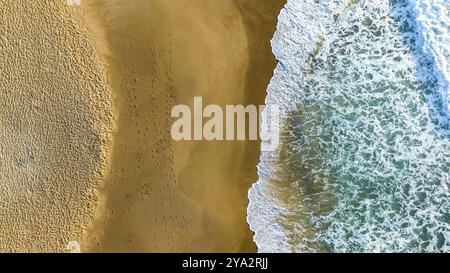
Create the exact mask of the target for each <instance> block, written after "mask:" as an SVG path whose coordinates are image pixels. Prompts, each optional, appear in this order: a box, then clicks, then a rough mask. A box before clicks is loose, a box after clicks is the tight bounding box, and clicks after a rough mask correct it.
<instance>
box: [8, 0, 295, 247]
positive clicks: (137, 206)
mask: <svg viewBox="0 0 450 273" xmlns="http://www.w3.org/2000/svg"><path fill="white" fill-rule="evenodd" d="M285 1H286V0H127V1H122V0H82V1H81V6H68V5H67V3H66V2H67V1H66V0H40V1H26V0H0V16H1V19H2V24H1V25H0V77H1V82H0V95H1V96H2V98H1V100H0V219H2V221H1V224H0V251H66V246H67V243H68V242H70V241H77V242H80V243H81V248H82V250H83V251H90V252H99V251H101V252H119V251H120V252H123V251H131V252H138V251H143V252H169V251H196V252H208V251H219V252H225V251H226V252H236V251H241V252H251V251H255V250H256V249H255V246H254V244H253V243H252V234H251V232H250V230H249V228H248V226H247V223H246V208H247V191H248V188H249V187H250V185H251V184H252V183H254V182H255V181H256V179H257V176H256V165H257V163H258V158H259V143H258V142H256V141H254V142H243V141H240V142H239V141H236V142H174V141H172V140H171V137H170V127H171V124H172V121H173V120H172V119H171V118H170V111H171V109H172V107H173V106H174V105H176V104H187V105H191V106H192V104H193V97H194V96H203V102H204V103H205V104H209V103H213V104H219V105H222V106H223V105H226V104H255V105H259V104H263V101H264V97H265V89H266V86H267V84H268V83H269V80H270V78H271V76H272V71H273V69H274V68H275V60H274V58H273V56H272V53H271V50H270V44H269V41H270V39H271V37H272V35H273V33H274V31H275V25H276V17H277V15H278V13H279V11H280V9H281V7H282V6H283V4H284V2H285ZM97 56H98V57H97ZM111 119H113V120H111ZM112 126H113V127H114V131H113V132H111V134H108V131H109V130H111V128H112ZM109 136H111V138H110V137H109ZM109 139H111V141H110V140H109ZM106 148H108V149H106Z"/></svg>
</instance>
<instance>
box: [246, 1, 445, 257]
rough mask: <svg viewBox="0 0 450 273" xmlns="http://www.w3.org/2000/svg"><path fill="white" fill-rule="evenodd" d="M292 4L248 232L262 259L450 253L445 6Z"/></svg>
mask: <svg viewBox="0 0 450 273" xmlns="http://www.w3.org/2000/svg"><path fill="white" fill-rule="evenodd" d="M317 2H318V3H316V1H307V0H290V1H288V3H287V5H286V7H285V8H284V9H283V10H282V12H281V14H280V16H279V22H278V27H277V32H276V33H275V36H274V39H273V41H272V48H273V52H274V54H275V56H276V58H277V60H278V61H279V64H278V66H277V68H276V70H275V73H274V77H273V79H272V81H271V83H270V85H269V87H268V94H267V98H266V104H267V105H273V104H276V105H278V106H280V107H281V109H283V119H282V124H281V126H282V132H281V136H280V137H281V146H280V148H279V149H278V150H277V151H275V152H263V153H262V154H261V160H260V164H259V165H258V173H259V177H260V179H259V181H258V182H257V183H256V184H255V185H254V186H253V187H252V189H251V190H250V192H249V200H250V203H249V207H248V214H247V220H248V223H249V225H250V227H251V229H252V230H253V231H254V232H255V236H254V240H255V242H256V244H257V246H258V249H259V251H261V252H300V251H301V252H320V251H338V252H381V251H382V252H398V251H407V252H419V251H450V191H449V185H450V182H449V169H450V161H449V158H450V143H449V137H450V135H449V127H448V119H449V116H448V88H449V87H448V83H449V79H450V78H449V75H448V74H449V71H450V70H449V67H448V64H449V62H448V56H449V44H450V43H449V41H448V39H449V36H448V33H449V22H450V20H449V4H448V2H447V1H443V0H442V1H412V0H411V1H407V0H404V1H317Z"/></svg>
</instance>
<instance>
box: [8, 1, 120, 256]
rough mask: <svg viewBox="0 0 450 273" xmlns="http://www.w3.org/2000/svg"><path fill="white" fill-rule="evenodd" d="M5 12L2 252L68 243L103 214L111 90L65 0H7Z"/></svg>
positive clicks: (78, 18) (45, 248)
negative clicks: (100, 196)
mask: <svg viewBox="0 0 450 273" xmlns="http://www.w3.org/2000/svg"><path fill="white" fill-rule="evenodd" d="M0 18H1V24H0V79H1V81H0V96H1V99H0V219H1V220H0V252H13V251H14V252H43V251H45V252H47V251H52V252H53V251H58V252H63V251H66V247H67V244H68V243H69V242H71V241H81V240H82V238H83V237H84V235H83V231H84V230H85V229H86V227H87V226H88V225H89V223H90V222H91V221H92V218H93V215H94V214H93V213H94V207H95V205H96V200H97V197H96V187H97V186H98V184H99V182H100V181H101V179H102V177H103V175H102V172H103V168H104V166H105V164H106V157H107V151H106V149H105V147H107V146H108V145H109V142H108V130H109V129H110V126H111V125H112V120H111V114H112V113H111V103H110V97H109V95H108V94H109V92H107V90H106V87H105V85H104V83H103V76H102V72H101V67H100V65H99V62H98V60H97V58H96V54H95V50H94V47H93V45H92V43H91V41H90V40H89V39H88V38H87V37H88V35H87V30H86V26H85V23H84V21H83V20H82V18H83V17H82V16H81V13H80V12H79V11H76V10H73V9H69V8H68V6H67V4H66V2H65V1H54V0H45V1H44V0H40V1H18V0H14V1H12V0H0Z"/></svg>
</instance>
